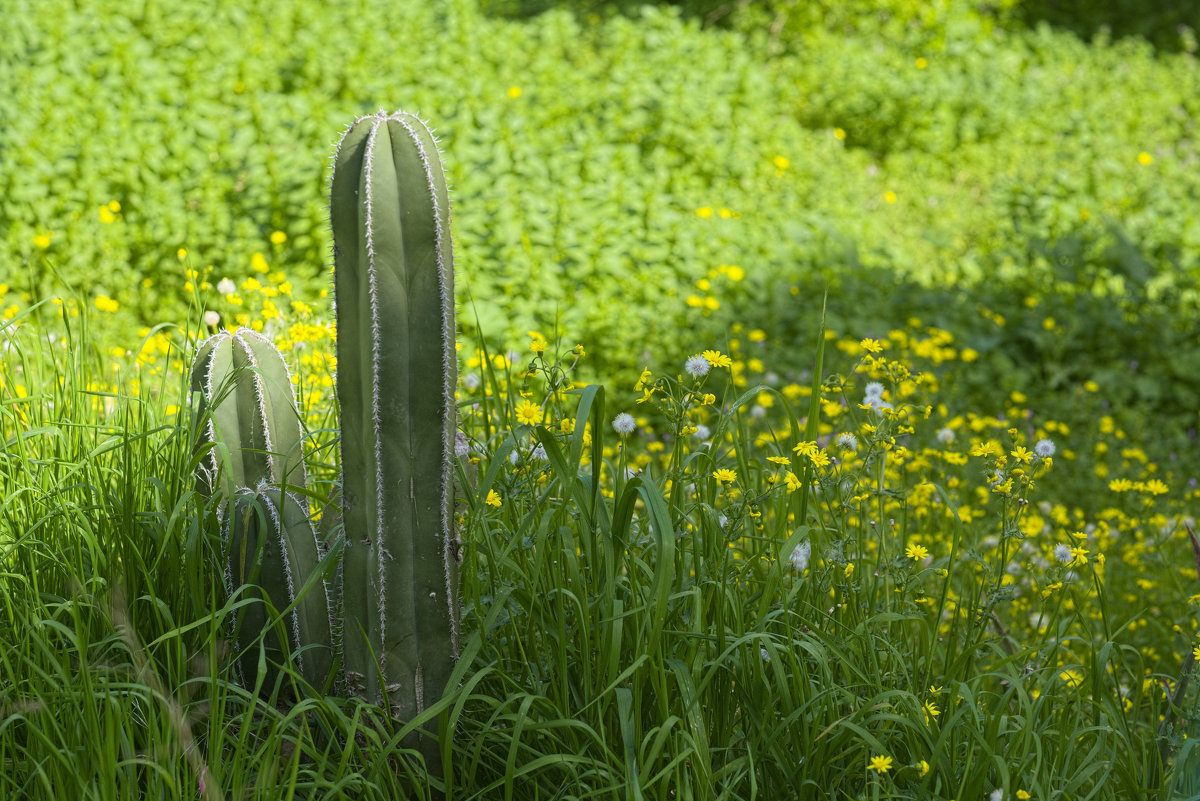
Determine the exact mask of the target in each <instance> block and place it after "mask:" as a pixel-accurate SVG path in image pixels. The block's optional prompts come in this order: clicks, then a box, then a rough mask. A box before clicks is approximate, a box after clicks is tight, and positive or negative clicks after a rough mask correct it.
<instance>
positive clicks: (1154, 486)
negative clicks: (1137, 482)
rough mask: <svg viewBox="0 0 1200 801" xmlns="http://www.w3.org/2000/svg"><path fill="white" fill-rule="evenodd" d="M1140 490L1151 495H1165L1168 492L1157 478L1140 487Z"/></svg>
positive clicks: (1165, 486)
mask: <svg viewBox="0 0 1200 801" xmlns="http://www.w3.org/2000/svg"><path fill="white" fill-rule="evenodd" d="M1142 490H1143V491H1144V492H1148V493H1150V494H1151V495H1165V494H1166V493H1167V491H1168V489H1167V485H1166V484H1164V483H1163V482H1162V481H1160V480H1159V479H1157V478H1152V479H1150V480H1149V481H1147V482H1146V483H1145V484H1143V485H1142Z"/></svg>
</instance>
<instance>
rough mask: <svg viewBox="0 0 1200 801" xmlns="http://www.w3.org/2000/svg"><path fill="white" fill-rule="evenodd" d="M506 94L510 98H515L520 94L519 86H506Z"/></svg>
mask: <svg viewBox="0 0 1200 801" xmlns="http://www.w3.org/2000/svg"><path fill="white" fill-rule="evenodd" d="M506 94H507V95H508V97H509V99H510V100H516V99H517V98H518V97H520V96H521V87H519V86H510V87H508V92H507V93H506Z"/></svg>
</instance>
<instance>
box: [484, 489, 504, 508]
mask: <svg viewBox="0 0 1200 801" xmlns="http://www.w3.org/2000/svg"><path fill="white" fill-rule="evenodd" d="M502 503H503V501H501V500H500V493H498V492H496V491H495V490H488V494H487V505H488V506H494V507H496V508H497V509H499V508H500V504H502Z"/></svg>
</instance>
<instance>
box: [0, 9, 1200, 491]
mask: <svg viewBox="0 0 1200 801" xmlns="http://www.w3.org/2000/svg"><path fill="white" fill-rule="evenodd" d="M1189 6H1191V4H1186V3H1173V2H1134V0H1112V2H1100V0H1092V1H1091V2H1084V3H1066V2H1062V1H1061V0H1025V1H1024V2H1017V1H1015V0H995V1H994V2H972V1H971V0H934V2H918V0H882V1H881V2H868V1H867V0H854V2H835V1H834V0H821V1H819V2H800V0H774V1H772V2H749V1H747V0H730V2H717V1H716V0H691V1H690V2H680V3H657V4H654V3H649V4H647V3H641V2H636V3H635V2H626V1H625V0H621V2H608V3H600V2H591V1H590V0H589V1H581V2H558V3H553V2H546V0H438V1H437V2H415V1H412V2H391V3H381V2H367V0H359V1H358V2H331V3H319V2H306V1H305V0H264V2H261V3H259V4H256V5H255V7H254V8H253V9H252V10H251V9H248V8H245V7H243V6H242V5H240V4H237V3H233V2H231V1H230V0H221V1H220V2H215V3H211V4H204V5H203V6H200V5H194V4H164V3H159V2H155V0H141V1H140V2H132V3H130V2H121V3H118V2H115V0H83V1H82V2H66V0H37V2H36V3H35V2H32V0H15V4H14V5H12V6H11V7H10V10H9V14H8V28H9V31H10V34H9V36H8V39H7V41H6V44H5V45H4V46H3V49H2V50H0V165H2V166H0V289H2V290H3V291H0V314H9V315H11V314H13V313H15V312H14V310H15V309H17V308H20V307H22V306H24V305H28V304H30V303H32V302H34V301H36V300H37V299H39V298H42V297H45V296H47V295H49V294H52V293H56V292H61V291H63V290H64V289H66V288H70V289H71V290H72V291H75V292H78V293H80V294H81V295H83V296H84V297H85V298H88V299H89V300H90V301H91V303H92V305H91V308H92V311H93V314H96V315H99V316H100V317H102V318H104V319H103V325H97V326H95V328H94V330H96V331H97V332H98V336H99V338H100V341H101V344H102V345H104V346H106V347H107V346H108V345H110V344H112V343H129V342H130V341H131V340H134V339H135V338H136V337H137V336H138V332H139V331H140V330H144V329H145V327H147V326H150V325H152V324H154V323H157V322H161V321H164V320H176V321H177V320H182V319H183V318H184V317H185V316H186V315H187V314H189V309H191V308H192V304H193V302H194V297H195V295H196V294H197V293H198V294H199V295H201V296H203V297H204V298H205V302H206V303H207V305H208V306H209V307H210V308H212V309H213V310H215V311H217V312H218V313H219V314H220V315H221V320H222V324H228V325H233V324H234V323H235V322H236V321H237V320H238V319H239V318H238V316H239V315H248V311H249V310H248V309H247V308H246V307H245V305H244V296H245V295H246V294H248V292H249V290H247V289H245V287H246V286H247V284H246V282H247V281H248V280H250V279H253V280H254V281H256V282H260V283H267V284H270V285H272V286H275V287H279V286H282V287H284V288H285V289H286V291H285V292H283V293H282V295H281V296H280V297H279V298H278V299H277V302H276V303H275V304H274V305H273V307H272V308H277V309H279V310H280V311H281V312H287V311H288V308H287V304H288V302H289V301H299V302H300V303H303V304H306V307H307V308H310V309H311V310H312V313H314V314H316V315H327V314H328V310H329V303H330V298H329V297H328V287H329V275H328V272H329V268H330V264H331V258H330V237H329V232H328V230H327V212H326V207H325V204H326V198H325V192H326V185H327V180H328V167H329V156H330V153H331V150H332V146H333V143H334V142H335V141H336V140H337V137H338V135H339V133H340V131H341V130H342V128H343V127H344V126H345V125H346V124H347V122H348V121H349V120H350V119H352V118H353V117H354V116H355V115H358V114H364V113H370V112H374V111H375V110H377V109H378V108H380V107H386V108H388V109H393V108H396V107H403V108H405V109H406V110H412V111H415V112H417V113H419V114H421V115H422V116H423V117H424V118H426V119H429V120H430V121H431V123H432V125H433V126H434V127H435V128H436V129H437V130H438V132H439V135H440V138H441V144H442V147H443V150H444V152H445V161H446V165H447V169H448V171H449V175H450V179H451V182H452V188H453V202H454V228H455V240H456V246H457V264H458V271H459V287H460V290H461V296H460V301H461V304H462V308H461V313H460V322H461V325H462V328H463V334H464V336H466V337H477V336H480V335H483V336H487V337H491V338H492V339H494V340H495V341H496V342H500V343H505V344H507V345H511V344H513V343H514V342H517V341H518V338H521V337H524V336H525V333H526V331H528V330H530V329H538V330H541V331H542V332H544V333H545V334H547V335H548V336H555V335H559V336H561V337H563V338H564V339H567V340H571V341H579V342H582V343H584V344H585V345H586V346H587V348H588V350H589V354H590V355H589V364H590V369H591V370H592V371H593V372H592V373H590V375H592V376H593V377H600V378H604V379H605V380H611V379H616V380H619V381H624V380H628V382H629V383H632V381H633V380H634V378H635V377H636V375H637V373H638V371H640V369H641V368H642V366H643V365H644V364H645V363H646V362H647V361H648V360H650V359H652V358H653V359H654V360H657V361H659V362H660V363H662V362H663V360H667V363H676V364H679V363H682V359H683V358H684V357H686V356H687V355H689V354H691V353H695V352H697V351H699V350H700V349H702V348H705V347H710V346H722V345H723V344H724V343H727V342H728V340H729V339H730V338H732V337H736V336H737V332H738V331H739V330H760V331H763V332H765V335H766V336H765V339H764V341H763V342H762V343H761V344H759V345H757V347H760V348H761V353H760V354H759V355H761V357H762V358H763V359H764V361H765V362H766V363H767V364H769V365H770V366H771V368H772V370H773V371H777V372H778V373H780V374H786V375H793V374H798V373H799V372H801V371H803V370H804V369H805V368H806V367H807V366H808V364H807V359H808V358H809V354H810V353H811V349H810V347H809V343H810V342H811V336H812V331H813V328H814V321H815V316H816V315H817V314H818V312H819V309H820V306H821V302H822V297H823V296H824V294H825V293H826V292H827V293H828V296H829V313H830V320H831V327H832V328H833V329H834V330H835V331H837V332H838V333H842V334H851V335H861V336H870V335H875V336H880V335H885V334H886V333H887V332H888V331H889V330H892V329H895V328H906V327H914V326H915V327H921V326H937V327H939V328H941V329H944V330H946V331H949V332H950V333H951V334H952V335H953V336H954V338H955V339H956V340H957V341H958V342H959V344H960V345H961V346H963V347H969V348H972V349H974V350H975V351H977V352H978V353H979V359H978V361H977V362H976V363H975V364H974V365H973V366H972V369H970V370H965V369H964V370H958V371H956V372H955V374H954V375H952V376H949V380H948V384H947V386H948V390H949V391H950V392H951V395H950V397H951V398H952V403H954V404H956V405H958V406H959V407H960V408H961V410H962V411H966V410H978V411H980V412H988V411H996V410H998V409H999V408H1001V404H1002V400H1001V398H1002V397H1005V396H1007V393H1008V392H1009V391H1019V392H1021V393H1022V394H1024V395H1026V396H1027V397H1029V398H1030V400H1029V404H1030V407H1031V409H1036V410H1037V412H1038V414H1042V413H1043V412H1044V413H1045V414H1049V415H1055V416H1058V417H1059V418H1060V419H1066V420H1071V419H1072V414H1073V411H1072V410H1077V413H1076V417H1079V418H1081V422H1086V421H1087V419H1089V417H1090V416H1091V415H1092V414H1093V412H1092V411H1086V412H1085V411H1083V409H1084V408H1089V409H1090V408H1091V407H1090V405H1086V406H1085V404H1083V403H1082V400H1081V399H1083V398H1084V397H1085V392H1086V390H1085V389H1084V387H1085V385H1087V384H1088V382H1094V384H1095V385H1096V386H1098V387H1099V391H1098V392H1097V393H1095V394H1088V395H1086V397H1088V398H1093V397H1099V398H1101V399H1102V404H1103V410H1104V411H1105V412H1107V413H1111V414H1114V415H1116V416H1117V417H1118V421H1119V423H1120V424H1121V425H1123V426H1124V427H1126V428H1128V429H1130V430H1132V431H1135V432H1138V433H1139V435H1140V436H1145V438H1146V439H1147V441H1146V443H1145V447H1146V448H1147V450H1149V451H1151V452H1152V453H1154V454H1155V457H1156V458H1161V459H1163V460H1168V461H1169V460H1176V461H1180V462H1182V463H1190V462H1189V460H1192V459H1194V457H1192V456H1191V452H1192V451H1193V450H1194V443H1195V426H1196V424H1197V408H1196V403H1195V398H1196V397H1197V396H1198V395H1200V379H1198V376H1200V352H1197V350H1196V348H1195V347H1194V332H1195V330H1196V322H1197V317H1198V312H1197V310H1198V308H1200V213H1198V212H1200V169H1197V168H1198V166H1200V149H1198V146H1197V142H1196V130H1195V126H1196V120H1197V119H1200V70H1197V68H1196V60H1195V55H1196V50H1197V39H1196V30H1195V27H1194V24H1195V21H1196V20H1195V17H1196V14H1195V13H1194V12H1195V8H1194V7H1192V8H1190V9H1189ZM1189 25H1191V26H1192V27H1189ZM183 251H186V255H183ZM189 269H190V270H193V271H194V272H185V270H189ZM222 279H228V280H229V281H231V282H233V284H234V285H236V286H237V287H238V291H237V292H234V293H221V292H218V291H217V287H218V286H219V285H220V282H221V280H222ZM225 286H226V287H228V284H226V285H225ZM239 303H241V304H242V305H240V306H239ZM267 322H268V323H269V322H270V321H269V320H268V321H267ZM647 343H653V348H652V349H651V348H649V347H648V346H647ZM997 388H1000V389H1002V390H1003V391H1002V392H998V391H997ZM1172 463H1174V462H1172ZM1181 469H1182V465H1181ZM1188 469H1189V470H1190V468H1188ZM1184 473H1185V474H1186V473H1187V471H1186V470H1185V471H1184Z"/></svg>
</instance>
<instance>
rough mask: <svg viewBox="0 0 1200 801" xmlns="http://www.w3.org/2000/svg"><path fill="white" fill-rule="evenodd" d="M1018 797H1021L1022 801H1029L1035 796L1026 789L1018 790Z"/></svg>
mask: <svg viewBox="0 0 1200 801" xmlns="http://www.w3.org/2000/svg"><path fill="white" fill-rule="evenodd" d="M1017 798H1019V799H1020V800H1021V801H1029V799H1031V798H1033V796H1031V795H1030V794H1029V793H1027V792H1025V791H1024V790H1017Z"/></svg>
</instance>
